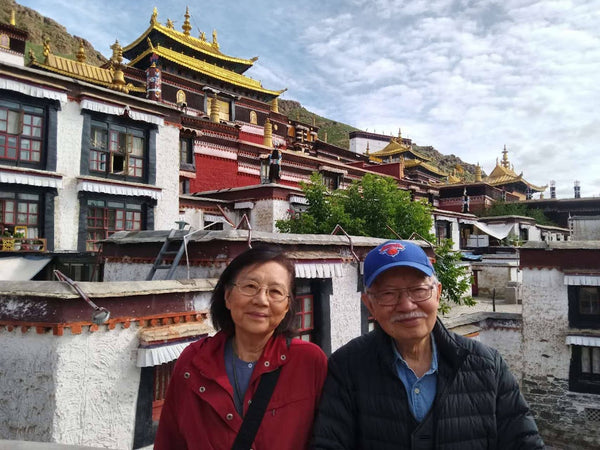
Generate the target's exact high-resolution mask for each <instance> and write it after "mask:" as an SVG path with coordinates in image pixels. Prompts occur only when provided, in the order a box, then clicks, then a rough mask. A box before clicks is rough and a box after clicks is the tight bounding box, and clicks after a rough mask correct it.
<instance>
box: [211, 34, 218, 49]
mask: <svg viewBox="0 0 600 450" xmlns="http://www.w3.org/2000/svg"><path fill="white" fill-rule="evenodd" d="M212 45H213V47H214V48H216V49H217V50H219V43H218V42H217V30H213V41H212Z"/></svg>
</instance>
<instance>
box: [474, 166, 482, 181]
mask: <svg viewBox="0 0 600 450" xmlns="http://www.w3.org/2000/svg"><path fill="white" fill-rule="evenodd" d="M475 181H481V166H480V165H479V163H477V166H475Z"/></svg>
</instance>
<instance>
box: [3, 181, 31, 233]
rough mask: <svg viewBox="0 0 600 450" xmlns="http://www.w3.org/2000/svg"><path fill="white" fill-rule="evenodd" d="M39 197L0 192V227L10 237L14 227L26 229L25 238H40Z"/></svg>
mask: <svg viewBox="0 0 600 450" xmlns="http://www.w3.org/2000/svg"><path fill="white" fill-rule="evenodd" d="M40 200H41V199H40V195H39V194H22V193H15V192H0V227H3V228H4V232H8V233H10V234H11V235H12V234H13V233H14V231H15V226H19V225H21V226H23V225H24V226H26V227H27V236H26V237H27V238H38V237H41V236H40V229H41V226H40V211H41V207H40Z"/></svg>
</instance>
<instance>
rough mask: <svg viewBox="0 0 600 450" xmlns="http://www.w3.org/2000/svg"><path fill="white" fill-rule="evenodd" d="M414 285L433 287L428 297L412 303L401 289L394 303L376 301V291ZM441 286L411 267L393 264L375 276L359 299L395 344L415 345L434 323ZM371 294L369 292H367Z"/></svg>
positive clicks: (386, 290)
mask: <svg viewBox="0 0 600 450" xmlns="http://www.w3.org/2000/svg"><path fill="white" fill-rule="evenodd" d="M417 286H433V290H432V292H431V297H430V298H429V299H427V300H424V301H420V302H415V301H413V300H411V299H410V298H409V294H408V292H407V291H402V292H401V293H400V295H399V299H398V302H397V304H396V305H392V306H383V305H380V304H378V303H377V300H376V298H377V297H378V296H377V294H382V293H385V292H388V293H389V292H394V291H395V290H398V289H406V288H414V287H417ZM441 289H442V285H441V284H440V283H438V282H436V281H435V279H434V278H430V277H427V276H426V275H425V274H424V273H423V272H421V271H419V270H417V269H413V268H412V267H393V268H391V269H389V270H386V271H385V272H383V273H382V274H381V275H379V276H378V277H377V278H376V279H375V281H374V282H373V284H372V285H371V287H370V288H369V289H368V290H367V293H366V294H362V301H363V303H364V304H365V306H366V307H367V309H368V310H369V312H370V313H371V315H372V316H373V317H374V318H375V320H377V322H378V323H379V325H380V326H381V328H383V330H384V331H385V332H386V333H387V334H389V335H390V336H391V337H392V338H394V339H395V340H396V341H397V342H398V344H399V345H411V344H417V343H419V342H421V341H423V340H425V339H427V338H428V336H429V334H430V333H431V330H433V327H434V325H435V320H436V317H437V309H438V305H439V301H440V295H441V292H442V291H441ZM369 294H371V295H369Z"/></svg>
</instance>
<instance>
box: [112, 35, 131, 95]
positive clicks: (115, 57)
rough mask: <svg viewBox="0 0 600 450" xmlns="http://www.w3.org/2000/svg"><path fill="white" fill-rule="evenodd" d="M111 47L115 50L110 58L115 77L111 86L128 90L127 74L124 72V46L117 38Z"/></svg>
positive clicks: (120, 89) (119, 89)
mask: <svg viewBox="0 0 600 450" xmlns="http://www.w3.org/2000/svg"><path fill="white" fill-rule="evenodd" d="M110 48H111V50H112V51H113V54H112V57H111V58H110V63H111V65H112V68H113V78H112V82H111V84H110V88H112V89H116V90H118V91H124V92H126V91H128V89H127V87H126V86H125V84H126V83H125V75H124V74H123V68H122V62H123V48H122V47H121V44H119V41H118V40H115V43H114V44H113V45H111V46H110Z"/></svg>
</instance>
